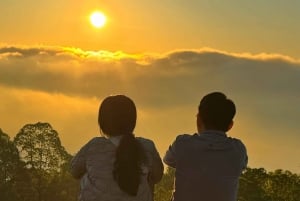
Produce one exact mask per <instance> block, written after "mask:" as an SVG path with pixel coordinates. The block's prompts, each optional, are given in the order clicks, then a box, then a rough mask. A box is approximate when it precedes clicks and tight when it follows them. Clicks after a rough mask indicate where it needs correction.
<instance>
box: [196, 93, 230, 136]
mask: <svg viewBox="0 0 300 201" xmlns="http://www.w3.org/2000/svg"><path fill="white" fill-rule="evenodd" d="M198 112H199V114H200V116H201V120H202V122H203V124H204V126H205V128H206V129H212V130H221V131H224V132H226V131H228V128H229V125H230V124H231V122H232V119H233V117H234V115H235V113H236V108H235V104H234V103H233V101H232V100H230V99H228V98H227V97H226V95H225V94H223V93H221V92H212V93H209V94H207V95H205V96H204V97H203V98H202V100H201V101H200V105H199V107H198Z"/></svg>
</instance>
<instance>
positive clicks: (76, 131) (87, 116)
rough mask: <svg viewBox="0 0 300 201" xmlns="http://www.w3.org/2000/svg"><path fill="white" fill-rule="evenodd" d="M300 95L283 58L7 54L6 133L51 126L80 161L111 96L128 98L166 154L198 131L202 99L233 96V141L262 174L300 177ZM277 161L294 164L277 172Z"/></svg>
mask: <svg viewBox="0 0 300 201" xmlns="http://www.w3.org/2000/svg"><path fill="white" fill-rule="evenodd" d="M299 86H300V62H299V61H298V60H295V59H293V58H290V57H288V56H283V55H272V54H258V55H251V54H247V53H241V54H238V53H228V52H224V51H219V50H214V49H208V48H205V49H199V50H176V51H172V52H168V53H165V54H147V53H144V54H136V55H133V54H126V53H123V52H108V51H96V52H95V51H84V50H81V49H77V48H65V47H35V48H29V47H2V48H0V91H1V95H0V98H1V99H0V103H1V106H0V112H1V114H5V116H2V117H0V123H1V124H0V127H1V128H2V129H3V131H6V129H7V130H8V131H9V132H12V133H11V135H13V134H15V133H16V131H17V129H20V128H21V126H22V125H24V124H25V123H26V122H27V123H31V122H34V121H39V120H41V121H42V120H44V121H48V122H50V123H53V124H55V125H54V127H57V130H59V131H61V132H62V133H63V139H64V140H63V142H64V144H66V146H67V147H69V149H70V150H72V152H74V150H76V149H78V148H79V146H81V145H82V143H84V142H83V141H86V140H88V138H90V137H92V136H93V135H97V134H98V128H97V125H96V123H95V119H96V116H97V109H98V104H99V102H100V101H101V100H102V99H103V98H104V97H105V96H107V95H109V94H127V95H128V96H130V97H132V98H133V100H134V101H135V102H136V104H137V106H138V108H139V114H140V115H139V123H138V127H137V133H141V135H143V136H146V137H149V138H152V139H155V141H157V145H158V147H159V149H160V151H161V153H163V152H164V150H165V149H166V148H167V146H168V143H170V142H171V141H172V140H173V139H174V137H175V136H176V135H177V134H179V133H182V132H193V131H195V130H196V129H195V114H196V112H197V111H196V110H197V105H198V103H199V101H200V99H201V97H202V96H203V95H204V94H206V93H208V92H211V91H223V92H225V93H226V94H227V95H228V96H229V98H232V99H233V100H234V101H235V102H236V105H237V109H238V113H237V117H236V126H235V129H234V130H233V131H232V133H231V134H232V135H233V136H235V137H241V138H243V139H244V141H245V142H247V144H248V145H249V153H250V154H251V155H252V157H250V158H253V159H252V160H251V159H250V161H252V164H254V165H259V164H262V166H264V164H263V163H266V161H267V163H268V165H265V166H267V167H270V168H274V167H282V168H284V167H289V168H290V169H291V168H293V167H294V166H293V161H295V158H293V157H292V156H287V155H295V156H297V155H299V154H300V153H299V151H297V150H298V149H297V147H298V146H299V143H298V144H297V142H299V141H300V137H299V136H298V130H299V125H298V117H299V116H300V107H297V105H298V104H299V102H300V94H299ZM9 132H7V133H9ZM74 136H79V137H76V138H74ZM79 139H80V140H79ZM83 139H84V140H83ZM265 142H268V143H269V144H265ZM279 142H280V143H281V142H285V143H286V144H285V145H281V146H280V145H279V144H278V143H279ZM287 144H288V145H287ZM278 147H280V152H279V151H278ZM264 149H265V150H264ZM261 152H265V153H264V154H263V155H261ZM275 153H276V154H277V155H280V156H282V157H283V158H285V163H286V164H284V163H281V166H280V164H277V163H276V162H274V161H278V160H274V159H275V155H276V154H275ZM298 163H299V161H297V163H296V165H298ZM296 165H295V167H296Z"/></svg>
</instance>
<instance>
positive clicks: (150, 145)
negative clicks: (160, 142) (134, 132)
mask: <svg viewBox="0 0 300 201" xmlns="http://www.w3.org/2000/svg"><path fill="white" fill-rule="evenodd" d="M136 139H137V140H138V141H139V142H140V143H141V145H142V146H143V147H144V148H145V149H146V150H148V151H151V152H152V151H155V150H156V148H155V144H154V142H153V141H152V140H150V139H147V138H143V137H136Z"/></svg>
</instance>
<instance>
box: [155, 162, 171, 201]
mask: <svg viewBox="0 0 300 201" xmlns="http://www.w3.org/2000/svg"><path fill="white" fill-rule="evenodd" d="M174 177H175V169H174V168H171V167H167V171H166V172H165V173H164V175H163V177H162V179H161V181H160V182H159V183H158V184H156V185H155V191H154V200H156V201H169V200H171V197H172V192H173V188H174Z"/></svg>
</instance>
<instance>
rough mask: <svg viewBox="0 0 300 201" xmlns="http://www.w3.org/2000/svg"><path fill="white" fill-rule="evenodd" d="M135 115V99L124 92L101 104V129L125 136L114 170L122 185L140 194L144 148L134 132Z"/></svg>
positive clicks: (111, 133)
mask: <svg viewBox="0 0 300 201" xmlns="http://www.w3.org/2000/svg"><path fill="white" fill-rule="evenodd" d="M136 118H137V112H136V107H135V104H134V102H133V101H132V100H131V99H130V98H128V97H126V96H124V95H116V96H109V97H107V98H106V99H104V101H103V102H102V104H101V106H100V108H99V116H98V123H99V126H100V129H101V131H102V132H103V133H104V134H105V135H107V136H122V139H121V141H120V144H119V146H118V147H117V150H116V159H115V163H114V170H113V173H112V174H113V176H114V179H115V181H116V182H117V183H118V185H119V187H120V189H121V190H123V191H124V192H126V193H127V194H129V195H132V196H135V195H137V191H138V187H139V183H140V173H141V171H140V163H141V161H142V160H143V150H142V148H141V146H140V144H139V142H138V141H137V140H136V139H135V137H134V134H133V130H134V128H135V125H136Z"/></svg>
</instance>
